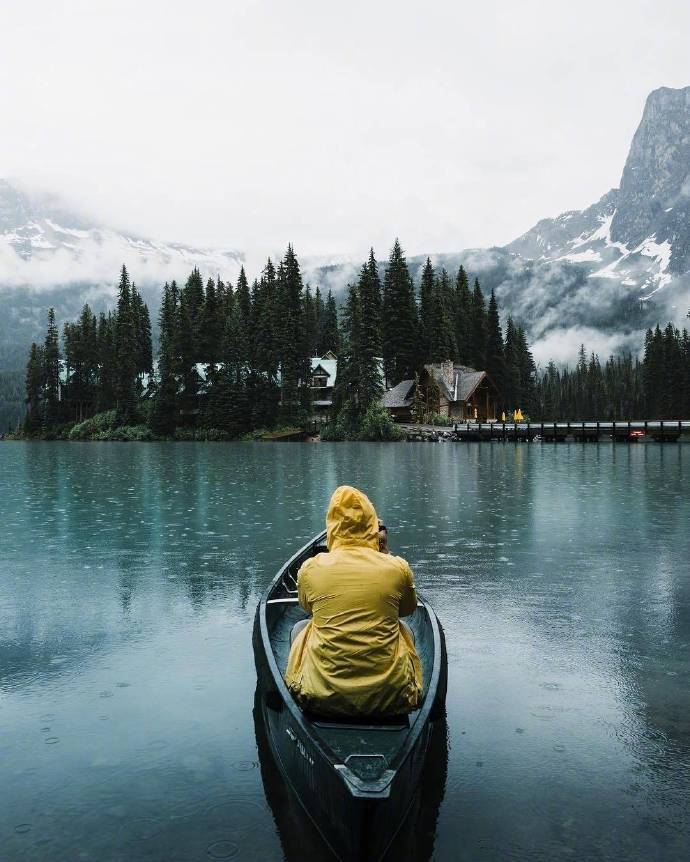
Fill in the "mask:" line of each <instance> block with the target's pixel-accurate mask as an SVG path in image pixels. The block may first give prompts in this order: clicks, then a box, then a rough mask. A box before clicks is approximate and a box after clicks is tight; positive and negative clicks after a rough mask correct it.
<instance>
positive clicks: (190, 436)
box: [173, 427, 196, 443]
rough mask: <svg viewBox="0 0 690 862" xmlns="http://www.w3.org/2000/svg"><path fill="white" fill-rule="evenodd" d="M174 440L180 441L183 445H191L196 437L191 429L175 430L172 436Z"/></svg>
mask: <svg viewBox="0 0 690 862" xmlns="http://www.w3.org/2000/svg"><path fill="white" fill-rule="evenodd" d="M173 439H174V440H180V441H182V442H184V443H191V442H192V441H193V440H196V436H195V434H194V429H193V428H186V427H183V428H176V429H175V433H174V434H173Z"/></svg>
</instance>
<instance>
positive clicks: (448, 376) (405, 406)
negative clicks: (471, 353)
mask: <svg viewBox="0 0 690 862" xmlns="http://www.w3.org/2000/svg"><path fill="white" fill-rule="evenodd" d="M419 385H420V387H421V389H422V393H423V398H424V402H425V404H426V405H427V407H429V405H432V404H433V405H434V408H435V407H436V406H438V410H435V409H434V410H431V409H429V412H438V413H440V414H441V415H442V416H448V417H449V418H450V419H452V420H454V421H456V422H466V421H468V420H470V421H473V420H475V419H476V420H477V421H479V422H488V421H492V420H495V419H496V418H497V412H498V401H499V392H498V389H497V388H496V385H495V384H494V382H493V380H492V379H491V378H490V377H489V375H488V374H487V373H486V371H477V370H476V369H474V368H469V367H468V366H466V365H458V364H456V363H454V362H452V361H451V360H447V361H446V362H437V363H428V364H427V365H425V366H424V368H423V370H422V373H421V374H420V376H419ZM414 388H415V381H414V380H403V381H402V382H401V383H398V385H397V386H394V387H393V388H392V389H389V390H388V391H387V392H385V393H384V395H383V398H382V399H381V403H382V405H383V406H384V407H385V408H386V409H387V410H388V411H389V412H390V414H391V415H392V416H393V418H394V419H395V420H396V422H412V421H413V420H412V399H413V396H414Z"/></svg>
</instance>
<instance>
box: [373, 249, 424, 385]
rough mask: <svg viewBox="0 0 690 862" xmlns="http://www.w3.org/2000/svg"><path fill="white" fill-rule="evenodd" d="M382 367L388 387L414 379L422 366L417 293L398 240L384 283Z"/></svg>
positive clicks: (387, 267)
mask: <svg viewBox="0 0 690 862" xmlns="http://www.w3.org/2000/svg"><path fill="white" fill-rule="evenodd" d="M381 329H382V341H383V367H384V373H385V377H386V381H387V383H388V385H392V386H394V385H396V384H397V383H400V381H401V380H406V379H409V378H412V377H414V374H415V371H416V370H417V369H418V367H419V366H420V365H421V364H422V357H421V353H420V348H419V322H418V319H417V304H416V302H415V291H414V285H413V283H412V279H411V277H410V273H409V270H408V268H407V261H406V260H405V255H404V254H403V250H402V248H401V246H400V242H399V241H398V240H397V239H396V240H395V244H394V245H393V248H392V250H391V253H390V257H389V259H388V265H387V266H386V273H385V277H384V283H383V319H382V327H381Z"/></svg>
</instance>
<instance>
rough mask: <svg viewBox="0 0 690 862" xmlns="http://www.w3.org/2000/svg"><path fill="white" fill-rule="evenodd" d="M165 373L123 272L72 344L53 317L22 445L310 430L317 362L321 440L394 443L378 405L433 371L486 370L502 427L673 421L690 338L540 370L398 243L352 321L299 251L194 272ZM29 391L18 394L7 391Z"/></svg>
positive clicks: (368, 274)
mask: <svg viewBox="0 0 690 862" xmlns="http://www.w3.org/2000/svg"><path fill="white" fill-rule="evenodd" d="M157 322H158V330H159V338H158V350H157V361H156V362H155V363H154V348H153V338H152V326H151V318H150V314H149V309H148V308H147V306H146V304H145V302H144V301H143V299H142V297H141V295H140V293H139V292H138V291H137V288H136V285H135V284H134V283H133V282H132V281H131V279H130V276H129V273H128V272H127V269H126V267H125V266H123V267H122V271H121V273H120V280H119V286H118V294H117V304H116V307H115V308H114V309H112V310H111V311H110V312H108V313H107V314H106V313H101V314H99V315H98V317H96V315H95V314H94V313H93V312H92V311H91V309H90V307H89V306H88V305H85V306H84V308H83V309H82V312H81V314H80V316H79V318H78V319H77V320H76V321H72V322H65V323H64V326H63V331H62V335H61V336H60V332H59V329H58V323H57V321H56V319H55V314H54V311H53V309H50V310H49V311H48V321H47V329H46V335H45V339H44V342H43V343H42V344H36V343H34V344H32V345H31V349H30V353H29V359H28V363H27V370H26V379H25V388H26V413H25V416H24V419H23V422H22V424H21V428H20V430H19V431H18V433H19V434H20V435H21V436H25V437H29V438H31V437H35V438H44V439H55V438H60V439H74V440H79V439H122V440H147V439H182V440H184V439H235V438H238V437H242V436H246V435H252V434H258V433H259V432H263V431H265V430H266V429H274V428H277V427H284V428H300V427H305V426H307V425H308V424H309V423H310V421H311V419H312V404H311V399H312V392H311V390H310V383H311V365H310V359H311V357H313V356H323V355H324V354H326V353H327V352H328V351H331V352H332V353H334V354H335V355H336V356H337V358H338V373H337V383H336V389H335V392H334V397H333V410H332V414H331V416H330V417H329V421H328V422H327V423H326V425H325V426H324V427H323V428H322V437H323V438H324V439H369V440H375V439H395V438H396V437H397V436H398V434H397V429H396V428H395V426H394V423H393V422H392V419H391V418H390V416H389V415H388V413H387V411H386V410H385V409H384V408H382V407H381V406H380V398H381V395H382V393H383V391H384V381H385V385H387V386H388V387H390V386H394V385H396V384H397V383H399V382H400V381H401V380H406V379H412V378H414V377H415V375H416V374H418V373H419V371H420V369H421V368H422V366H423V365H424V364H425V363H428V362H441V361H444V360H447V359H452V360H454V361H455V362H457V363H459V364H462V365H466V366H469V367H472V368H476V369H481V370H486V371H487V372H488V374H489V376H490V377H491V378H492V380H493V381H494V383H495V384H496V386H497V388H498V390H499V392H500V399H501V405H502V408H503V409H504V410H506V412H508V413H509V412H510V411H512V410H513V409H515V408H518V407H519V408H520V409H521V410H522V413H523V414H524V415H525V416H529V417H530V418H531V419H533V420H534V421H550V420H566V419H568V420H573V421H580V420H589V419H616V420H625V419H629V418H640V417H644V418H649V419H654V418H678V417H679V416H680V415H681V414H683V415H685V416H689V415H690V339H689V337H688V333H687V331H685V330H683V332H679V331H678V330H677V329H676V328H675V327H674V326H673V325H672V324H670V323H669V324H668V326H667V327H666V328H665V329H663V330H662V329H660V327H658V326H657V328H656V329H655V330H654V331H652V330H650V331H648V332H647V336H646V342H645V350H644V357H643V358H642V359H637V358H633V357H632V356H630V355H625V356H618V357H609V358H608V359H607V360H606V361H605V363H604V364H603V365H602V364H601V362H600V360H599V358H598V357H597V356H596V355H594V354H591V355H589V356H588V354H587V352H586V350H585V348H584V346H583V347H582V348H581V350H580V354H579V358H578V362H577V364H576V366H575V367H574V368H572V369H570V368H559V367H557V366H556V365H555V364H554V363H550V364H549V365H548V366H547V367H546V368H545V369H544V370H542V371H538V370H537V369H536V367H535V363H534V360H533V357H532V354H531V351H530V347H529V344H528V342H527V339H526V336H525V331H524V329H523V327H522V326H521V325H520V324H519V323H518V322H517V321H514V320H513V319H512V318H510V317H508V318H507V320H506V321H505V331H504V329H503V327H502V323H501V316H500V309H499V307H498V303H497V300H496V297H495V295H494V292H493V291H492V292H491V294H490V295H489V297H488V301H487V298H486V297H485V295H484V293H483V292H482V288H481V285H480V283H479V280H478V279H476V278H475V279H474V280H473V281H472V280H471V279H470V277H469V276H468V274H467V272H466V271H465V269H464V268H463V267H462V266H460V267H459V269H458V271H457V273H453V274H450V273H448V272H447V271H446V270H445V269H443V268H441V269H440V270H439V269H435V268H434V266H433V265H432V263H431V260H430V259H427V261H426V265H425V266H424V268H423V271H422V273H421V278H420V283H419V285H415V284H414V282H413V279H412V277H411V275H410V272H409V269H408V265H407V261H406V259H405V255H404V252H403V250H402V247H401V245H400V243H399V242H398V241H397V240H396V241H395V243H394V245H393V248H392V249H391V252H390V255H389V257H388V260H387V261H386V263H385V265H384V266H383V267H381V266H379V263H378V262H377V260H376V258H375V256H374V252H373V250H372V251H371V253H370V255H369V257H368V259H367V260H366V262H365V263H364V264H363V265H362V267H361V270H360V272H359V277H358V279H357V280H356V282H355V283H353V284H351V285H349V286H348V288H347V291H346V294H345V296H344V298H343V301H342V304H341V307H338V306H337V303H336V299H335V297H334V296H333V294H332V293H331V292H330V291H329V292H328V294H327V295H326V296H324V295H323V294H322V293H321V291H320V289H319V288H318V287H317V288H316V289H315V290H312V288H311V286H310V285H309V284H306V285H305V284H304V283H303V279H302V274H301V269H300V265H299V261H298V259H297V256H296V254H295V252H294V250H293V248H292V247H291V246H288V249H287V251H286V252H285V255H284V256H283V258H282V259H281V260H280V261H279V262H278V263H277V265H274V264H273V262H272V261H271V260H270V259H269V260H268V261H267V262H266V265H265V267H264V269H263V271H262V272H261V273H260V275H259V277H258V278H256V279H255V280H254V281H253V282H252V283H251V284H250V283H249V281H248V279H247V276H246V273H245V271H244V268H242V269H241V271H240V273H239V277H238V279H237V282H236V283H235V284H231V283H225V282H224V281H222V280H221V278H220V277H218V278H216V279H213V278H209V279H208V280H207V281H206V283H204V280H203V278H202V276H201V273H200V272H199V270H198V269H194V270H193V271H192V272H191V274H190V275H189V277H188V278H187V280H186V281H185V282H184V284H181V285H178V284H177V282H175V281H173V282H171V283H166V284H165V286H164V287H163V290H162V300H161V305H160V312H159V317H158V321H157ZM12 383H13V385H14V386H15V388H16V386H17V385H18V381H12Z"/></svg>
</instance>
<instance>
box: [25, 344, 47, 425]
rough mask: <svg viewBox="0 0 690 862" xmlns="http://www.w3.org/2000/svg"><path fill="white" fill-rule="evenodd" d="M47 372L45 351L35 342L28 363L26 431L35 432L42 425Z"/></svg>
mask: <svg viewBox="0 0 690 862" xmlns="http://www.w3.org/2000/svg"><path fill="white" fill-rule="evenodd" d="M44 383H45V372H44V361H43V351H42V349H41V348H40V347H39V346H38V345H37V344H36V343H35V342H34V343H33V344H32V345H31V352H30V354H29V361H28V362H27V365H26V405H27V411H26V416H25V417H24V433H25V434H27V435H29V436H30V435H32V434H35V433H37V432H38V431H39V429H40V427H41V397H42V395H43V391H44Z"/></svg>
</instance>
